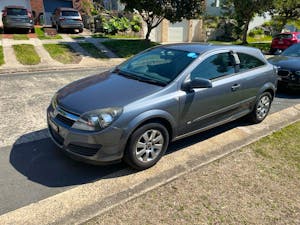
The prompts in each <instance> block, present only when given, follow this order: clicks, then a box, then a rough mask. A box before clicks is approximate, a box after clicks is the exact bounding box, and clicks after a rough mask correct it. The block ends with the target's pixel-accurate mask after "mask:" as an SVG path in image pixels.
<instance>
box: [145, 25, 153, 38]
mask: <svg viewBox="0 0 300 225" xmlns="http://www.w3.org/2000/svg"><path fill="white" fill-rule="evenodd" d="M152 29H153V27H152V25H151V24H147V33H146V38H145V40H146V41H150V34H151V31H152Z"/></svg>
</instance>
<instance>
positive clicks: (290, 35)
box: [275, 34, 293, 39]
mask: <svg viewBox="0 0 300 225" xmlns="http://www.w3.org/2000/svg"><path fill="white" fill-rule="evenodd" d="M275 38H279V39H289V38H293V35H292V34H277V35H276V36H275Z"/></svg>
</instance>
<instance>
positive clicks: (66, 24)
mask: <svg viewBox="0 0 300 225" xmlns="http://www.w3.org/2000/svg"><path fill="white" fill-rule="evenodd" d="M52 26H53V27H55V28H56V30H57V32H61V31H62V30H63V29H68V30H78V31H79V33H82V32H83V22H82V17H81V15H80V13H79V12H78V10H76V9H73V8H57V9H55V11H54V13H53V16H52Z"/></svg>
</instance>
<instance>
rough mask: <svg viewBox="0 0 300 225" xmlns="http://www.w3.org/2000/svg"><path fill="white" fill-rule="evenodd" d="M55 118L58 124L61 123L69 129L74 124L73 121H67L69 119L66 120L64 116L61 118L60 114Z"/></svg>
mask: <svg viewBox="0 0 300 225" xmlns="http://www.w3.org/2000/svg"><path fill="white" fill-rule="evenodd" d="M55 118H56V119H57V120H59V121H60V122H62V123H64V124H66V125H68V126H69V127H72V126H73V124H74V123H75V121H74V120H71V119H69V118H67V117H65V116H63V115H61V114H57V116H56V117H55Z"/></svg>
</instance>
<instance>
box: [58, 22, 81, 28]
mask: <svg viewBox="0 0 300 225" xmlns="http://www.w3.org/2000/svg"><path fill="white" fill-rule="evenodd" d="M60 27H61V28H63V29H83V24H82V23H74V24H72V23H61V24H60Z"/></svg>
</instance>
